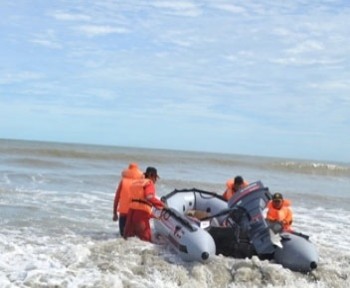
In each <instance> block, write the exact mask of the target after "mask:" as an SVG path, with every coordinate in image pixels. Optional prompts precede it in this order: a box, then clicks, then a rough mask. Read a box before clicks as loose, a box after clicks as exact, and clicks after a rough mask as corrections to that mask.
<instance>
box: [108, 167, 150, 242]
mask: <svg viewBox="0 0 350 288" xmlns="http://www.w3.org/2000/svg"><path fill="white" fill-rule="evenodd" d="M121 177H122V178H121V180H120V181H119V184H118V187H117V189H116V191H115V196H114V205H113V221H117V220H119V231H120V235H121V236H123V234H124V227H125V223H126V217H127V215H128V211H129V205H130V185H131V183H132V182H133V181H134V180H136V179H141V178H143V177H144V175H143V173H142V171H141V170H140V169H139V167H138V165H137V163H130V164H129V167H128V168H127V169H124V170H123V171H122V173H121ZM118 213H119V216H118Z"/></svg>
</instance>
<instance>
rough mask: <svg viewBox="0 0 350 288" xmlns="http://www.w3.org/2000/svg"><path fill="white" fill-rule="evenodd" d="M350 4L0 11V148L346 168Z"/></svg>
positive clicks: (140, 3) (228, 1)
mask: <svg viewBox="0 0 350 288" xmlns="http://www.w3.org/2000/svg"><path fill="white" fill-rule="evenodd" d="M349 19H350V2H349V1H348V0H284V1H277V0H275V1H272V0H262V1H256V0H164V1H163V0H128V1H121V0H74V1H72V0H52V1H47V0H32V1H29V0H1V1H0V101H1V102H0V113H1V120H0V138H5V139H25V140H40V141H54V142H69V143H86V144H102V145H113V146H128V147H145V148H162V149H175V150H189V151H208V152H219V153H230V154H231V153H232V154H243V155H256V156H273V157H284V158H300V159H314V160H320V161H330V162H332V161H337V162H338V161H340V162H346V163H349V162H350V153H349V150H350V149H349V148H350V136H349V135H350V133H349V132H350V20H349Z"/></svg>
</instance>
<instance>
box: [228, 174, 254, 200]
mask: <svg viewBox="0 0 350 288" xmlns="http://www.w3.org/2000/svg"><path fill="white" fill-rule="evenodd" d="M233 184H234V180H233V179H230V180H228V181H227V182H226V187H227V188H226V191H225V192H224V194H222V197H224V198H225V199H226V200H227V201H228V200H229V199H230V198H231V197H232V196H233V195H234V194H235V193H236V192H237V191H235V190H234V189H233ZM248 185H249V183H248V182H247V181H245V180H244V181H243V184H242V188H241V189H243V188H245V187H247V186H248Z"/></svg>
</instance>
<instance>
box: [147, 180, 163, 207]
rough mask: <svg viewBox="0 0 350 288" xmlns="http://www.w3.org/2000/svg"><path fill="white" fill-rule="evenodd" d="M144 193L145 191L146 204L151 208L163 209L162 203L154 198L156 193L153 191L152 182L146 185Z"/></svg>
mask: <svg viewBox="0 0 350 288" xmlns="http://www.w3.org/2000/svg"><path fill="white" fill-rule="evenodd" d="M144 191H145V198H146V200H147V201H148V202H150V203H151V204H152V205H153V206H156V207H158V208H163V207H164V203H163V202H162V201H160V200H159V199H158V198H157V197H156V191H155V187H154V183H153V182H150V183H149V184H147V185H146V186H145V187H144Z"/></svg>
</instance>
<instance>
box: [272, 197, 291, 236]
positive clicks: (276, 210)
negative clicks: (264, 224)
mask: <svg viewBox="0 0 350 288" xmlns="http://www.w3.org/2000/svg"><path fill="white" fill-rule="evenodd" d="M290 205H291V201H290V200H288V199H283V195H282V194H281V193H275V194H273V195H272V200H270V201H269V202H268V203H267V208H268V210H267V215H266V219H267V220H268V222H269V224H270V227H276V224H279V225H280V230H282V231H288V232H292V227H291V225H292V222H293V212H292V210H291V208H290ZM273 230H274V229H273ZM275 232H277V231H275ZM278 232H280V231H278Z"/></svg>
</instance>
